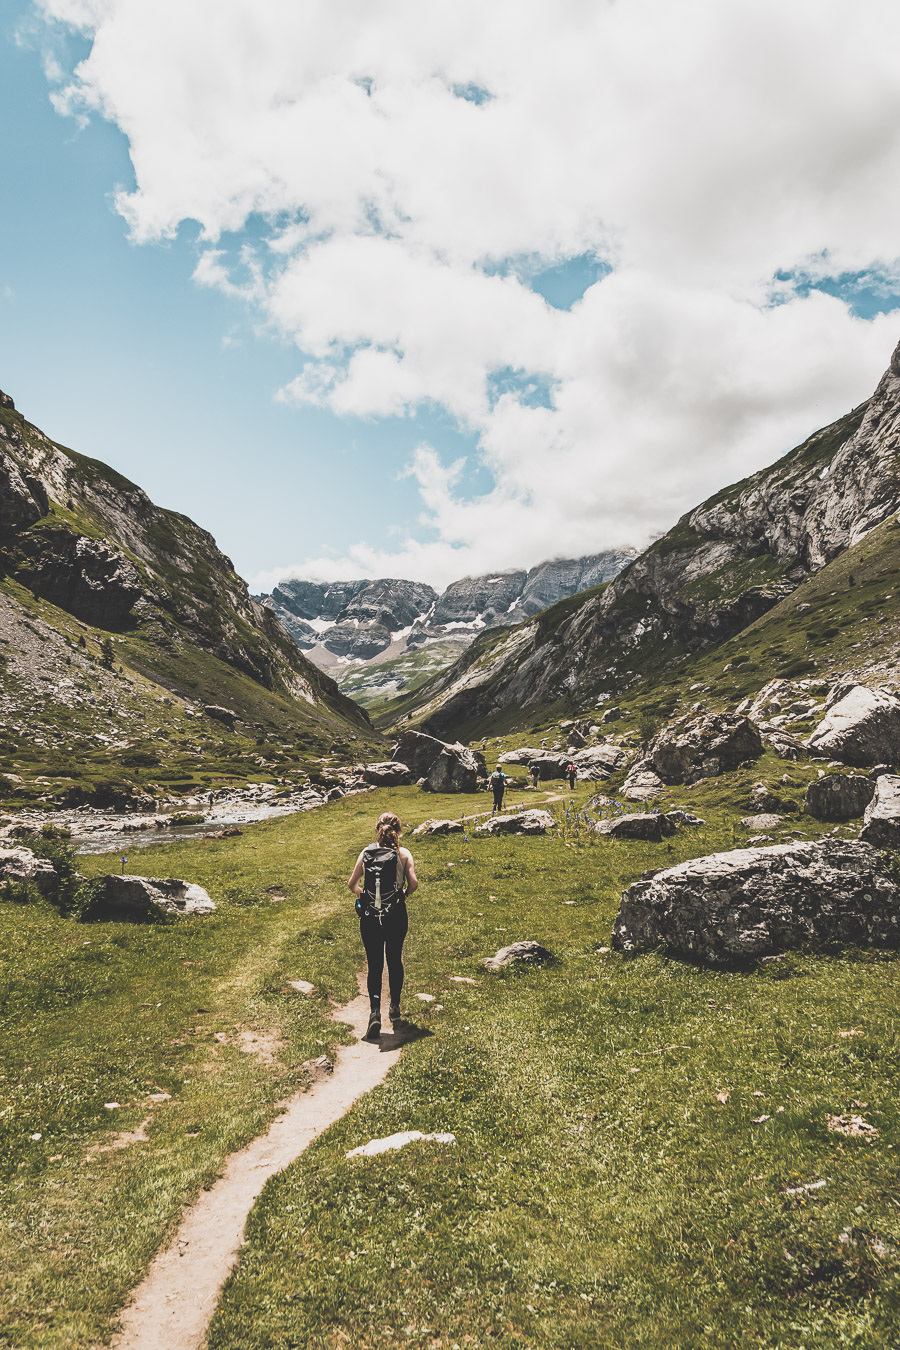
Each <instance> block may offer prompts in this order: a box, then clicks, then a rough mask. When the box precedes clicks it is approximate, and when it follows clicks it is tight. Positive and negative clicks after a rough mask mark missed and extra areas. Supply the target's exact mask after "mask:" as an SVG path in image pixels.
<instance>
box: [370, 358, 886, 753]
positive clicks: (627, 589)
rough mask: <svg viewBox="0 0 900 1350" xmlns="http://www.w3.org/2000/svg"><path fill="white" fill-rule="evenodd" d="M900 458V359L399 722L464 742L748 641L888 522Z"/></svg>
mask: <svg viewBox="0 0 900 1350" xmlns="http://www.w3.org/2000/svg"><path fill="white" fill-rule="evenodd" d="M898 450H900V348H898V350H897V351H896V352H895V353H894V356H893V358H892V361H891V366H890V368H889V369H888V371H887V372H886V374H885V375H884V377H883V379H882V380H881V382H880V383H879V385H878V388H877V390H876V391H875V393H874V395H873V396H872V398H871V399H869V400H868V401H867V402H866V403H864V404H862V405H860V407H858V408H855V409H854V410H853V411H852V412H850V413H848V414H847V415H846V416H845V417H842V418H840V419H839V420H838V421H837V422H834V423H833V424H832V425H830V426H828V427H825V428H824V429H823V430H821V431H818V432H816V433H815V434H814V435H813V436H811V437H810V438H809V439H808V440H807V441H805V442H804V443H803V444H802V445H800V446H799V447H797V449H795V450H792V451H790V452H789V453H788V454H787V455H785V456H784V457H783V458H782V459H780V460H778V461H777V462H776V463H775V464H773V465H771V466H770V467H769V468H766V469H763V470H761V471H760V472H759V473H756V474H753V475H752V476H750V477H749V478H746V479H744V480H743V481H742V482H740V483H737V484H734V485H733V486H731V487H729V488H726V489H724V490H723V491H722V492H719V493H717V494H716V495H715V496H713V497H711V498H710V499H709V500H708V501H706V502H704V503H702V504H701V505H700V506H698V507H697V508H695V509H694V510H693V511H690V512H688V513H687V515H685V516H683V517H682V519H681V520H680V521H679V522H678V524H677V525H676V526H675V527H674V529H672V530H670V531H669V533H668V534H667V535H665V536H664V537H663V538H662V539H659V540H658V541H657V542H656V543H654V544H653V545H652V546H651V547H650V548H649V549H647V550H646V551H645V552H644V553H642V554H641V555H640V557H638V558H636V559H635V560H634V561H633V562H632V563H631V564H630V566H628V567H626V568H625V569H624V570H623V571H622V572H621V573H620V574H619V575H618V576H617V577H616V578H615V579H614V580H613V581H611V582H610V583H609V584H607V585H604V586H600V587H598V588H596V589H595V590H593V591H590V592H587V593H584V594H580V595H577V596H574V597H571V598H570V599H568V600H564V601H562V602H561V603H560V604H557V605H555V606H553V607H551V608H550V609H548V610H546V611H545V612H544V613H542V614H541V615H539V616H538V617H537V618H535V619H533V620H531V621H530V622H527V623H525V624H521V625H519V626H518V627H516V628H514V629H513V630H512V631H499V632H493V633H485V634H482V635H480V636H479V638H478V639H477V640H476V642H475V643H473V645H472V646H471V647H470V648H469V650H468V651H467V652H466V653H464V655H463V656H462V657H461V658H460V660H459V661H458V662H457V663H456V665H455V666H454V667H453V668H451V669H450V670H449V671H448V672H446V673H445V674H444V675H442V676H441V677H439V678H438V679H437V680H435V681H432V682H431V683H429V684H427V685H425V686H424V687H423V688H422V689H420V690H419V691H418V692H417V693H416V694H414V695H413V696H412V697H410V698H409V699H407V700H406V701H405V702H403V701H401V702H400V703H399V704H398V707H397V709H396V712H397V713H398V714H399V715H402V716H412V717H414V718H415V719H416V720H417V721H421V722H422V723H423V724H424V725H425V726H426V727H427V728H428V729H429V730H432V731H434V732H435V733H437V734H441V735H444V734H449V733H453V734H463V733H465V732H466V731H472V730H475V729H478V730H480V729H481V728H482V727H483V726H484V725H486V722H487V719H494V720H495V721H496V720H497V719H498V718H499V719H500V720H501V721H503V722H505V723H506V724H508V725H514V724H515V722H516V721H517V720H519V721H522V722H523V724H524V722H527V721H529V720H531V721H533V720H534V718H535V714H536V712H537V711H538V710H540V709H543V708H566V707H574V706H576V705H577V706H589V705H590V703H591V702H595V703H602V702H603V700H604V699H606V698H611V697H614V696H617V695H618V694H619V693H621V692H623V691H625V690H628V689H629V688H633V687H635V686H637V685H638V684H640V683H642V682H647V683H652V682H653V681H654V680H656V679H658V678H659V677H660V675H661V674H662V672H664V671H668V672H672V671H673V670H675V669H676V668H677V667H678V666H679V664H680V663H684V662H685V661H688V660H689V659H690V658H691V655H692V654H693V653H697V652H702V651H705V650H709V649H711V648H716V647H717V646H718V645H719V644H721V643H723V642H726V641H727V640H728V639H730V638H732V637H734V636H735V635H736V634H740V633H741V632H743V631H744V630H747V629H748V626H750V625H753V624H754V622H755V621H757V620H761V618H762V616H764V615H766V614H767V612H768V611H770V610H772V609H773V607H774V606H777V605H779V602H784V601H785V600H786V598H787V597H789V596H791V595H792V594H793V593H794V592H795V591H796V589H797V587H798V586H800V585H801V583H803V582H804V580H805V579H806V578H808V577H811V576H813V575H815V574H816V573H818V572H820V571H821V569H823V568H825V567H827V566H828V565H829V564H831V563H832V562H833V560H835V559H838V558H840V556H841V555H842V554H844V553H845V551H846V550H848V549H850V548H852V547H853V546H855V545H857V544H858V542H859V541H860V540H864V539H866V537H867V536H868V535H869V532H870V531H872V530H874V529H875V527H877V526H879V525H881V524H882V523H883V522H885V521H887V520H888V519H889V518H890V517H892V516H893V515H894V514H895V513H896V512H897V511H898V509H900V473H898ZM803 659H804V660H805V661H806V662H807V663H808V662H809V661H810V660H812V661H813V662H814V661H815V660H816V658H815V657H814V656H813V657H806V656H805V657H804V658H803ZM789 673H790V672H789Z"/></svg>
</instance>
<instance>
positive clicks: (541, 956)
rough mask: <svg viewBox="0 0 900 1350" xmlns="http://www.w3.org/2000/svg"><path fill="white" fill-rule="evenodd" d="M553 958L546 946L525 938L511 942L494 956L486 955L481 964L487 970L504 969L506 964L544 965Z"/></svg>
mask: <svg viewBox="0 0 900 1350" xmlns="http://www.w3.org/2000/svg"><path fill="white" fill-rule="evenodd" d="M552 959H553V958H552V956H551V954H550V952H548V951H547V948H546V947H542V946H541V944H540V943H539V942H533V941H531V940H530V939H524V940H523V941H521V942H511V943H510V945H509V946H508V947H501V948H500V950H499V951H498V952H495V953H494V955H493V956H486V957H485V958H484V960H483V961H482V963H481V964H482V965H483V966H484V967H485V969H486V970H504V969H505V968H506V966H512V965H517V964H519V963H525V964H528V965H542V964H543V963H544V962H545V961H551V960H552Z"/></svg>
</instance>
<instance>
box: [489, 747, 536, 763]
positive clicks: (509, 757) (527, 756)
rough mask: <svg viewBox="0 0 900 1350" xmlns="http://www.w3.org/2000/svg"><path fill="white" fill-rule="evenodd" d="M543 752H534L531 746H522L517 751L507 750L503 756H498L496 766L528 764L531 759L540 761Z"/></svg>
mask: <svg viewBox="0 0 900 1350" xmlns="http://www.w3.org/2000/svg"><path fill="white" fill-rule="evenodd" d="M543 753H544V752H543V750H535V749H534V747H533V746H529V745H523V746H521V747H520V748H519V749H518V750H507V751H506V753H505V754H503V755H498V757H497V763H498V764H530V763H531V761H532V760H533V759H540V757H541V755H542V754H543Z"/></svg>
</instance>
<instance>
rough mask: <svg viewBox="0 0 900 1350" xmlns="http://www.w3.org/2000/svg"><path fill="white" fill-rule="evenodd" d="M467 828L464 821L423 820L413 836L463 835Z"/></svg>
mask: <svg viewBox="0 0 900 1350" xmlns="http://www.w3.org/2000/svg"><path fill="white" fill-rule="evenodd" d="M465 828H466V825H465V821H463V820H423V821H422V824H421V825H417V826H416V828H415V829H414V830H413V834H414V835H420V834H462V833H463V831H464V830H465Z"/></svg>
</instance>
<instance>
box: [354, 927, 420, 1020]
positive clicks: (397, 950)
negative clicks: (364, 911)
mask: <svg viewBox="0 0 900 1350" xmlns="http://www.w3.org/2000/svg"><path fill="white" fill-rule="evenodd" d="M408 929H409V915H408V914H407V912H406V905H405V904H404V903H403V902H402V901H401V902H400V904H399V905H395V906H394V908H393V909H392V910H391V912H390V914H387V915H385V917H384V918H383V919H382V920H381V921H380V922H379V920H378V919H376V918H375V917H374V915H373V916H370V917H369V918H366V916H365V915H362V916H361V917H360V920H359V932H360V936H361V937H362V940H363V946H364V947H365V949H366V960H367V961H368V964H369V969H368V973H367V975H366V988H367V989H368V991H369V998H370V1000H371V999H380V998H381V980H382V976H383V974H384V961H385V957H387V968H388V984H389V986H390V991H391V1002H392V1003H393V1004H395V1005H396V1004H399V1002H400V995H401V994H402V993H403V960H402V956H403V942H404V939H405V938H406V934H407V930H408Z"/></svg>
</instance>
